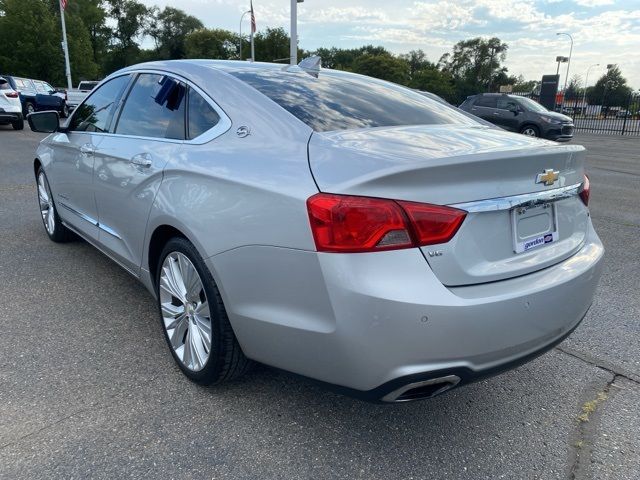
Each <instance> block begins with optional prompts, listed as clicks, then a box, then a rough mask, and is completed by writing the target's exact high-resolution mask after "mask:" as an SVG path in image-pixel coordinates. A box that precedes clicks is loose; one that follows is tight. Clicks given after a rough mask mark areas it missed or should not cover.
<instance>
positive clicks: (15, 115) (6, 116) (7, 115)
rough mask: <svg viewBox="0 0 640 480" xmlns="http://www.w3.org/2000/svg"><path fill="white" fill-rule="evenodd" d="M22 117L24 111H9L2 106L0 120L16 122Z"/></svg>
mask: <svg viewBox="0 0 640 480" xmlns="http://www.w3.org/2000/svg"><path fill="white" fill-rule="evenodd" d="M21 119H22V112H7V111H5V110H4V109H3V108H0V122H16V121H18V120H21Z"/></svg>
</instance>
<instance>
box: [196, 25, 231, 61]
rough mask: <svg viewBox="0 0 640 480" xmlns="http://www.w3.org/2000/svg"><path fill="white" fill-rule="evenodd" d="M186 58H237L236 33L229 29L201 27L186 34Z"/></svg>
mask: <svg viewBox="0 0 640 480" xmlns="http://www.w3.org/2000/svg"><path fill="white" fill-rule="evenodd" d="M184 45H185V54H186V58H217V59H223V60H227V59H231V58H238V35H236V34H235V33H232V32H230V31H229V30H222V29H208V28H201V29H200V30H196V31H194V32H191V33H189V34H187V35H186V37H185V40H184Z"/></svg>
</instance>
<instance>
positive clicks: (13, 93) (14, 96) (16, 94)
mask: <svg viewBox="0 0 640 480" xmlns="http://www.w3.org/2000/svg"><path fill="white" fill-rule="evenodd" d="M5 95H6V96H7V97H9V98H18V96H19V95H20V94H19V93H18V92H9V93H5Z"/></svg>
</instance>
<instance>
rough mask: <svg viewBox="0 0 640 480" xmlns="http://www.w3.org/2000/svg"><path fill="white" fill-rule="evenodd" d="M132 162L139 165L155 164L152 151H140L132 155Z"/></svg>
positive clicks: (148, 165)
mask: <svg viewBox="0 0 640 480" xmlns="http://www.w3.org/2000/svg"><path fill="white" fill-rule="evenodd" d="M131 163H133V164H134V165H138V166H139V167H147V168H148V167H150V166H151V165H153V158H152V157H151V154H150V153H138V154H137V155H134V156H133V157H131Z"/></svg>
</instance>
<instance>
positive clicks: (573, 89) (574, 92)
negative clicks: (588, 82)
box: [564, 74, 583, 98]
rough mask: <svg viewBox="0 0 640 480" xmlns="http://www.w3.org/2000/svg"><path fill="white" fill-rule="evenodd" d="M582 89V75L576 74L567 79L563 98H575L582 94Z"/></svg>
mask: <svg viewBox="0 0 640 480" xmlns="http://www.w3.org/2000/svg"><path fill="white" fill-rule="evenodd" d="M582 90H583V88H582V77H581V76H580V75H577V74H576V75H574V76H573V77H571V80H569V84H568V85H567V91H566V92H565V93H564V94H565V98H577V97H578V96H579V95H582Z"/></svg>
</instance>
